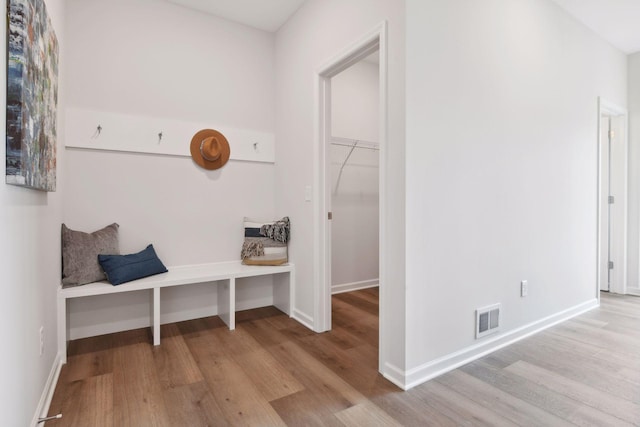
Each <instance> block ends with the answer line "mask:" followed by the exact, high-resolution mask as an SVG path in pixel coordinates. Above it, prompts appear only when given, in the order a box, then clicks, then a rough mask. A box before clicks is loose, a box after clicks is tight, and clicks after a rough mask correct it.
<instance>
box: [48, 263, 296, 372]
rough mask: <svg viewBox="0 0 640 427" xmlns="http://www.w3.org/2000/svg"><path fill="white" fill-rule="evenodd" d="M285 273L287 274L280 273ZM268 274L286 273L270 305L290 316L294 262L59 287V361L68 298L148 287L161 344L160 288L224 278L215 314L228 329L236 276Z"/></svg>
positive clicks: (199, 268) (216, 266) (205, 267)
mask: <svg viewBox="0 0 640 427" xmlns="http://www.w3.org/2000/svg"><path fill="white" fill-rule="evenodd" d="M282 273H286V274H282ZM269 274H274V275H277V277H280V276H288V279H289V280H288V281H284V280H276V277H274V284H273V305H274V306H276V307H277V308H279V309H280V310H281V311H283V312H285V313H286V314H288V315H289V316H291V313H292V304H293V290H294V285H295V268H294V265H293V264H285V265H279V266H251V265H243V264H241V263H240V261H230V262H220V263H213V264H199V265H188V266H179V267H169V271H168V272H167V273H162V274H158V275H155V276H150V277H145V278H143V279H138V280H134V281H132V282H128V283H123V284H122V285H118V286H113V285H111V284H110V283H108V282H95V283H89V284H87V285H82V286H77V287H71V288H62V286H61V287H60V288H59V289H58V351H59V352H60V357H61V359H62V363H66V361H67V336H68V332H69V312H68V304H67V300H69V299H72V298H82V297H88V296H94V295H106V294H116V293H123V292H133V291H141V290H150V291H151V294H150V296H151V314H150V320H151V331H152V334H153V345H160V289H162V288H166V287H169V286H184V285H190V284H195V283H206V282H217V281H224V283H220V284H218V285H217V288H218V316H219V317H220V318H221V319H222V320H223V321H224V323H226V324H227V326H228V327H229V329H231V330H233V329H235V327H236V316H235V311H236V279H238V278H243V277H255V276H265V275H269Z"/></svg>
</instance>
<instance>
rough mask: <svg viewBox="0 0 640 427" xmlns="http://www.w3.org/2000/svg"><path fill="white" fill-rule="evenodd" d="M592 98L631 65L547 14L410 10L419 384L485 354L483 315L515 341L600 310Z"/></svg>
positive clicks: (608, 90)
mask: <svg viewBox="0 0 640 427" xmlns="http://www.w3.org/2000/svg"><path fill="white" fill-rule="evenodd" d="M598 96H603V97H605V98H606V99H609V100H610V101H612V102H615V103H617V104H619V105H625V104H626V57H625V55H623V54H622V53H621V52H619V51H617V50H615V49H614V48H612V47H611V46H610V45H608V44H607V43H605V42H604V41H602V40H601V39H600V38H598V37H597V36H596V35H595V34H593V33H592V32H591V31H589V30H588V29H586V28H585V27H583V26H582V25H580V24H579V23H578V22H577V21H575V20H574V19H573V18H571V17H570V16H569V15H567V14H566V13H565V12H564V11H563V10H561V9H560V8H559V7H558V6H556V5H555V4H554V3H552V2H551V1H546V0H518V1H512V0H489V1H483V2H477V1H473V0H451V1H446V2H443V1H438V0H409V1H408V2H407V150H406V151H407V157H406V159H407V161H406V163H407V164H406V178H407V189H406V197H407V206H406V212H407V223H406V230H407V249H406V253H407V282H406V287H407V319H408V322H407V367H408V371H407V374H408V382H409V383H411V382H412V381H421V380H424V378H427V377H429V376H430V375H433V374H435V373H437V370H438V369H440V368H445V369H446V368H447V367H450V366H451V364H452V363H453V362H456V361H460V360H462V359H463V358H464V357H465V356H469V357H471V356H473V355H474V354H478V352H479V351H480V350H487V349H489V348H490V347H491V346H488V347H479V348H478V347H472V346H474V345H476V344H478V341H475V340H474V323H475V322H474V320H475V318H474V311H475V309H476V308H478V307H482V306H486V305H489V304H492V303H498V302H500V303H502V307H503V313H502V314H503V319H502V320H503V322H502V328H503V329H502V332H501V334H502V335H501V336H508V335H509V334H512V335H511V336H516V335H517V333H518V328H521V327H526V326H532V325H535V324H537V325H543V324H544V322H545V321H546V320H545V318H546V317H547V316H558V317H556V318H559V317H562V315H563V314H562V312H563V311H565V310H568V309H569V310H570V309H571V308H574V309H575V310H578V309H579V308H580V307H586V306H589V304H590V302H591V303H593V299H594V298H595V297H596V291H595V290H596V207H597V203H596V197H597V188H596V177H597V151H596V148H597V127H596V126H597V119H598V110H597V98H598ZM523 279H527V280H528V281H529V296H528V297H527V298H520V296H519V287H520V281H521V280H523ZM570 313H571V311H569V312H565V313H564V315H567V314H570ZM547 320H548V319H547ZM536 322H540V323H536ZM490 340H491V339H489V341H490ZM456 352H459V353H458V354H457V355H456ZM461 355H462V356H461Z"/></svg>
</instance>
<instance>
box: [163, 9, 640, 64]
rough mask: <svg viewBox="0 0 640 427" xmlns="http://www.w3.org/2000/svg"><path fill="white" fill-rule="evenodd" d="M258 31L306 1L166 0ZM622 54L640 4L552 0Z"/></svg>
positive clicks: (636, 47)
mask: <svg viewBox="0 0 640 427" xmlns="http://www.w3.org/2000/svg"><path fill="white" fill-rule="evenodd" d="M168 1H170V2H172V3H176V4H179V5H182V6H185V7H189V8H191V9H195V10H199V11H202V12H206V13H210V14H212V15H216V16H220V17H222V18H225V19H228V20H230V21H235V22H239V23H241V24H245V25H249V26H251V27H254V28H258V29H260V30H264V31H269V32H276V31H278V29H279V28H280V27H281V26H282V24H284V23H285V22H286V21H287V20H288V19H289V18H290V17H291V15H293V14H294V13H295V12H296V11H297V10H298V8H300V6H301V5H302V3H304V2H305V0H168ZM553 1H555V2H556V3H557V4H558V5H559V6H560V7H562V8H563V9H565V10H566V11H567V12H569V13H570V14H571V15H573V16H574V17H575V18H576V19H577V20H578V21H581V22H582V23H583V24H585V25H586V26H587V27H589V28H591V29H592V30H593V31H594V32H596V33H597V34H599V35H600V36H601V37H602V38H604V39H605V40H607V41H608V42H609V43H611V44H612V45H614V46H615V47H617V48H618V49H620V50H622V51H623V52H625V53H635V52H638V51H640V0H553Z"/></svg>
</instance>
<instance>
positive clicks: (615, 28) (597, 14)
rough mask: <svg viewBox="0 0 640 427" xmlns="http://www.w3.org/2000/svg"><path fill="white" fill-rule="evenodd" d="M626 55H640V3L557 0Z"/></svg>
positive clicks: (616, 0) (611, 0)
mask: <svg viewBox="0 0 640 427" xmlns="http://www.w3.org/2000/svg"><path fill="white" fill-rule="evenodd" d="M553 1H555V2H556V3H558V5H560V7H562V8H563V9H565V10H566V11H567V12H569V13H570V14H571V15H573V16H575V17H576V19H578V21H581V22H582V23H583V24H585V25H586V26H587V27H589V28H591V29H592V30H593V31H594V32H596V33H597V34H599V35H600V36H601V37H602V38H604V39H605V40H607V41H608V42H609V43H611V44H612V45H614V46H615V47H617V48H618V49H620V50H622V51H623V52H625V53H635V52H638V51H640V0H553Z"/></svg>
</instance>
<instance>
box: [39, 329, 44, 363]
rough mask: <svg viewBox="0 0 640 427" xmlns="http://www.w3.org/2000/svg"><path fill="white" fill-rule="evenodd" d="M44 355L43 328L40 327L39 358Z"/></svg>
mask: <svg viewBox="0 0 640 427" xmlns="http://www.w3.org/2000/svg"><path fill="white" fill-rule="evenodd" d="M43 354H44V326H40V356H42V355H43Z"/></svg>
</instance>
